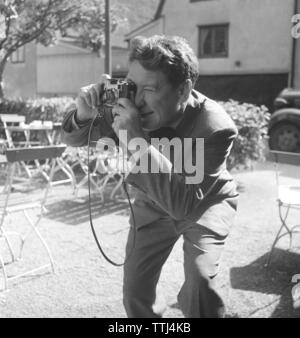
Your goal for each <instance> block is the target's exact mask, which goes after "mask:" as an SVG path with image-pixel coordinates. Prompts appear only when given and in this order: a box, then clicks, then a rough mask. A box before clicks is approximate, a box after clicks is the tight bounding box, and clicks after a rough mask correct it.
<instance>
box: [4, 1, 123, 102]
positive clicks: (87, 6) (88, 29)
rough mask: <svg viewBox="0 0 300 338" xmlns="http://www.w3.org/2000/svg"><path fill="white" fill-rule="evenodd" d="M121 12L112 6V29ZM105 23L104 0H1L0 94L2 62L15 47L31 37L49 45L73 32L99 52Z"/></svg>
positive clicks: (5, 61) (85, 43)
mask: <svg viewBox="0 0 300 338" xmlns="http://www.w3.org/2000/svg"><path fill="white" fill-rule="evenodd" d="M121 13H122V9H121V8H120V7H118V8H111V29H112V31H113V30H115V29H116V27H117V25H118V23H119V22H120V21H121V20H124V18H122V14H121ZM104 27H105V4H104V0H76V1H74V0H0V98H3V96H4V93H3V86H2V79H3V73H4V69H5V66H6V64H7V61H8V60H9V58H10V56H11V55H12V53H14V52H15V51H16V50H17V49H18V48H20V47H22V46H24V45H26V44H27V43H29V42H32V41H36V42H37V43H41V44H42V45H44V46H48V45H50V44H53V43H54V42H55V41H56V40H57V39H58V38H59V37H60V36H66V35H70V33H72V35H73V36H75V37H76V39H77V40H78V41H79V42H80V43H81V44H82V46H83V47H87V48H90V49H91V50H92V51H94V52H99V51H100V49H101V47H102V45H103V42H104V34H105V33H104V32H105V31H104Z"/></svg>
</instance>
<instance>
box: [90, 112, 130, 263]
mask: <svg viewBox="0 0 300 338" xmlns="http://www.w3.org/2000/svg"><path fill="white" fill-rule="evenodd" d="M99 116H100V118H102V116H101V115H96V117H94V119H93V120H92V122H91V125H90V128H89V133H88V149H87V152H88V153H87V161H88V165H87V167H88V197H89V201H88V209H89V218H90V225H91V229H92V233H93V236H94V238H95V241H96V244H97V246H98V249H99V250H100V252H101V254H102V256H103V257H104V258H105V259H106V260H107V261H108V262H109V263H110V264H112V265H114V266H123V265H125V264H126V263H127V261H128V260H129V258H130V256H131V255H132V253H133V250H134V248H135V242H136V222H135V216H134V211H133V208H132V204H131V201H130V197H129V194H128V190H127V184H126V182H125V179H124V173H123V175H122V176H123V182H122V185H123V189H124V191H125V194H126V197H127V200H128V203H129V207H130V212H131V215H132V220H133V242H132V247H131V249H130V251H129V253H128V254H127V255H126V257H125V260H124V262H122V263H117V262H115V261H113V260H112V259H111V258H109V256H108V255H107V254H106V253H105V252H104V250H103V248H102V246H101V245H100V242H99V240H98V237H97V234H96V231H95V227H94V224H93V218H92V208H91V182H90V141H91V132H92V128H93V125H94V122H95V120H96V118H97V117H99Z"/></svg>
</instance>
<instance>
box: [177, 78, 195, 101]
mask: <svg viewBox="0 0 300 338" xmlns="http://www.w3.org/2000/svg"><path fill="white" fill-rule="evenodd" d="M192 89H193V84H192V81H191V79H187V80H185V82H184V83H182V84H181V85H180V88H179V95H180V100H181V102H182V103H183V102H185V101H187V100H188V98H189V96H190V94H191V91H192Z"/></svg>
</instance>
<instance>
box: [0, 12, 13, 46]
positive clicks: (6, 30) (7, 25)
mask: <svg viewBox="0 0 300 338" xmlns="http://www.w3.org/2000/svg"><path fill="white" fill-rule="evenodd" d="M5 23H6V28H5V38H4V39H3V40H2V41H1V42H0V49H1V48H2V47H3V45H4V43H5V41H7V38H8V33H9V28H10V23H11V18H10V16H6V17H5Z"/></svg>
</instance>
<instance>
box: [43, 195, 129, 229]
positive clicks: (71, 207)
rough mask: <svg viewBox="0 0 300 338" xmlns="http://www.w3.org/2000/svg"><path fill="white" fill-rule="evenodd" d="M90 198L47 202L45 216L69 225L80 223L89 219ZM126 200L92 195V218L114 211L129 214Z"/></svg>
mask: <svg viewBox="0 0 300 338" xmlns="http://www.w3.org/2000/svg"><path fill="white" fill-rule="evenodd" d="M89 203H90V202H89V198H88V197H87V196H85V197H83V198H78V199H75V200H70V199H67V200H59V201H55V202H53V203H51V204H47V213H46V214H45V218H48V219H51V220H54V221H57V222H63V223H65V224H68V225H80V224H82V223H84V222H88V221H89V219H90V218H89V217H90V216H89ZM128 208H129V205H128V202H127V201H126V200H124V201H123V200H108V199H107V200H106V201H105V202H101V201H100V198H99V196H98V197H97V196H92V197H91V212H92V218H93V219H97V218H99V217H102V216H106V215H109V214H113V213H120V214H126V215H127V214H129V211H128Z"/></svg>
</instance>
